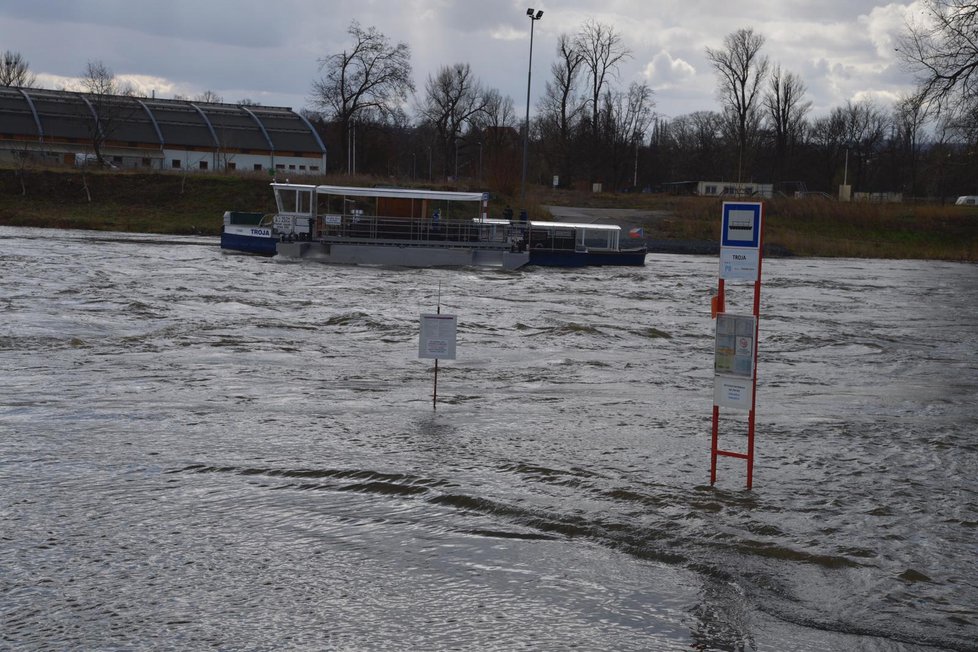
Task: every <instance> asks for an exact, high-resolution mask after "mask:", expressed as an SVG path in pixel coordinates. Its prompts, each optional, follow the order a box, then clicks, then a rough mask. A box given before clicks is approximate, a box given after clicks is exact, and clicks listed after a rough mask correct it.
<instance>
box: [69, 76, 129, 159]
mask: <svg viewBox="0 0 978 652" xmlns="http://www.w3.org/2000/svg"><path fill="white" fill-rule="evenodd" d="M81 85H82V87H83V88H84V89H85V91H86V93H85V96H84V97H85V101H86V102H87V103H88V104H89V107H90V108H91V112H92V115H91V119H90V120H89V136H90V139H91V145H92V152H93V153H94V154H95V159H96V161H97V162H98V164H99V165H100V166H106V165H107V164H108V163H107V161H106V160H105V155H104V152H103V149H104V146H105V143H106V142H107V141H108V140H110V139H111V137H112V135H113V134H114V133H115V132H116V131H117V130H118V129H119V127H120V126H122V124H123V123H124V122H125V121H126V120H128V119H129V118H131V117H132V115H133V114H134V113H136V111H138V110H139V105H138V104H136V103H135V102H134V101H133V100H132V96H133V94H134V93H133V90H132V87H130V86H129V85H127V84H120V83H119V82H118V81H117V80H116V78H115V74H114V73H113V72H112V70H110V69H109V68H108V67H107V66H106V65H105V64H104V63H102V62H101V61H98V60H95V61H89V62H88V64H87V65H86V67H85V73H84V75H83V76H82V78H81Z"/></svg>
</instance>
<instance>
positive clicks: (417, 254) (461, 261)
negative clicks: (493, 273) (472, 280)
mask: <svg viewBox="0 0 978 652" xmlns="http://www.w3.org/2000/svg"><path fill="white" fill-rule="evenodd" d="M277 250H278V256H279V258H281V259H293V260H312V261H316V262H321V263H330V264H336V265H387V266H393V267H501V268H503V269H518V268H520V267H523V266H524V265H526V264H527V262H528V261H529V258H530V257H529V254H528V253H526V252H523V253H519V252H513V251H509V250H504V249H497V248H489V249H480V248H473V247H464V246H458V247H450V246H424V245H403V244H366V243H363V244H352V243H338V242H316V241H313V242H309V241H297V242H279V243H278V245H277Z"/></svg>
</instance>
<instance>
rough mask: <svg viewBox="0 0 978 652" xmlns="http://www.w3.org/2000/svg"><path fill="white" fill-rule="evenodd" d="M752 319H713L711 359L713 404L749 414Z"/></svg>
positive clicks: (724, 316)
mask: <svg viewBox="0 0 978 652" xmlns="http://www.w3.org/2000/svg"><path fill="white" fill-rule="evenodd" d="M756 333H757V319H756V318H755V317H754V316H753V315H730V314H723V313H722V314H719V315H717V322H716V347H715V351H714V357H713V371H714V383H713V404H714V405H718V406H720V407H726V408H733V409H737V410H750V409H751V405H752V398H753V393H754V337H755V336H756Z"/></svg>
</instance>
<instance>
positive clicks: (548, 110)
mask: <svg viewBox="0 0 978 652" xmlns="http://www.w3.org/2000/svg"><path fill="white" fill-rule="evenodd" d="M583 64H584V55H582V54H581V52H580V50H578V49H577V46H576V41H575V40H574V39H572V38H571V37H570V36H568V35H567V34H561V35H560V37H559V39H558V40H557V60H556V61H554V63H553V64H552V65H551V66H550V74H551V80H550V81H548V82H547V86H546V91H545V93H544V96H543V99H542V100H541V101H540V103H539V104H538V106H537V110H538V114H539V116H540V128H541V132H542V133H543V134H544V139H543V140H544V143H543V150H544V151H545V152H548V153H549V158H550V159H551V164H552V165H553V166H554V169H555V171H556V172H559V173H560V174H562V175H564V176H563V179H564V181H568V180H569V177H570V174H571V170H570V167H571V161H572V159H571V145H570V140H571V133H572V131H573V129H574V127H575V125H576V124H577V123H578V121H579V119H580V116H581V115H582V113H583V112H584V106H585V105H584V102H583V101H581V98H580V97H579V96H578V92H577V89H578V83H579V81H580V76H581V67H582V66H583Z"/></svg>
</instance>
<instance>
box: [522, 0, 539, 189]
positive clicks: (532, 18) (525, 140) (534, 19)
mask: <svg viewBox="0 0 978 652" xmlns="http://www.w3.org/2000/svg"><path fill="white" fill-rule="evenodd" d="M526 15H527V16H528V17H529V19H530V64H529V66H528V68H527V71H526V127H525V129H526V131H525V132H524V133H523V181H522V183H521V184H520V206H521V207H522V208H526V155H527V151H528V149H529V146H530V78H531V76H532V73H533V25H534V24H535V23H536V22H537V21H538V20H540V19H541V18H543V11H538V12H536V13H534V12H533V7H530V8H529V9H527V10H526Z"/></svg>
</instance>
